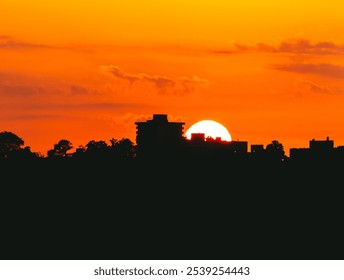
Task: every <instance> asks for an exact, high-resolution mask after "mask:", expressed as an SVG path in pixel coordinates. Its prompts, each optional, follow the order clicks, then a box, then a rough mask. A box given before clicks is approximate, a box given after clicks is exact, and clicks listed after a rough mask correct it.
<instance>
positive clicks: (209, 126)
mask: <svg viewBox="0 0 344 280" xmlns="http://www.w3.org/2000/svg"><path fill="white" fill-rule="evenodd" d="M193 133H204V137H205V138H207V137H211V138H214V139H216V138H218V137H220V138H221V140H223V141H232V137H231V135H230V133H229V132H228V130H227V128H225V127H224V126H223V125H222V124H220V123H218V122H215V121H212V120H203V121H199V122H197V123H195V124H193V125H192V126H190V128H189V129H188V130H187V131H186V133H185V136H186V138H187V139H191V134H193Z"/></svg>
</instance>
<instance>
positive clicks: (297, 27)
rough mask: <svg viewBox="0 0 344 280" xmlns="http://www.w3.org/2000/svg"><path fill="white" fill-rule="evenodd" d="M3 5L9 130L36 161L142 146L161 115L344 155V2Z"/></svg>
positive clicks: (4, 116) (3, 88) (0, 80)
mask: <svg viewBox="0 0 344 280" xmlns="http://www.w3.org/2000/svg"><path fill="white" fill-rule="evenodd" d="M0 2H1V17H0V131H11V132H14V133H16V134H17V135H18V136H19V137H21V138H23V140H24V141H25V145H28V146H30V147H31V150H32V151H35V152H40V153H42V154H46V152H47V150H49V149H52V148H53V145H54V144H55V143H57V142H58V141H59V140H60V139H68V140H70V141H71V142H72V143H73V145H74V147H78V146H80V145H86V144H87V143H88V142H89V141H90V140H105V141H108V140H109V139H111V138H116V139H121V138H129V139H131V140H132V141H133V142H135V124H134V122H135V121H137V120H144V119H147V118H151V117H152V115H153V114H155V113H159V114H160V113H163V114H168V117H169V120H170V121H176V120H181V121H184V122H186V125H185V131H186V130H187V128H188V127H190V126H191V125H192V124H194V123H195V122H197V121H200V120H203V119H211V120H214V121H217V122H219V123H221V124H222V125H224V126H225V127H226V128H227V129H228V131H229V132H230V134H231V136H232V138H233V140H238V139H239V140H241V141H248V144H249V145H251V144H264V145H267V144H269V143H270V142H271V141H272V140H278V141H280V142H281V143H282V144H283V145H284V147H285V150H286V152H287V154H288V153H289V149H290V148H291V147H308V143H309V140H311V139H313V138H315V139H321V140H323V139H325V138H326V137H327V136H329V137H330V138H331V139H332V140H334V143H335V146H340V145H344V110H343V107H344V106H343V105H344V56H343V54H344V33H343V28H344V22H343V20H342V18H343V15H342V13H343V10H344V2H343V1H339V0H327V1H322V0H319V1H308V0H306V1H296V0H288V1H286V0H282V1H275V0H274V1H267V0H260V1H253V0H251V1H244V0H243V1H227V0H199V1H194V0H165V1H161V0H160V1H157V0H147V1H141V0H128V1H116V0H101V1H90V0H83V1H79V0H74V1H70V0H68V1H67V0H59V1H40V0H31V1H27V0H0ZM108 143H109V142H108Z"/></svg>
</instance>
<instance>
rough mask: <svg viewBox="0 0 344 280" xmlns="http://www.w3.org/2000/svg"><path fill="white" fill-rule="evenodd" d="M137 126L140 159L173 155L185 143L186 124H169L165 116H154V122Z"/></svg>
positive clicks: (148, 121)
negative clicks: (184, 131)
mask: <svg viewBox="0 0 344 280" xmlns="http://www.w3.org/2000/svg"><path fill="white" fill-rule="evenodd" d="M135 124H136V144H137V148H138V150H137V155H138V157H146V156H150V157H151V156H153V157H156V156H159V157H164V156H166V155H171V154H172V155H173V154H175V153H176V152H179V150H180V148H181V145H182V144H183V143H184V141H185V138H184V136H183V130H184V124H185V123H184V122H169V121H168V119H167V115H165V114H154V115H153V119H152V120H147V121H145V122H135Z"/></svg>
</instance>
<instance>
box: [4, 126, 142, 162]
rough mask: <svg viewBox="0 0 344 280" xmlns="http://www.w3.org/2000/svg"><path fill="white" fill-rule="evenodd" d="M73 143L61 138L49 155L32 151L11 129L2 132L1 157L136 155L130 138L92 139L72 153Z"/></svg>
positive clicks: (132, 156)
mask: <svg viewBox="0 0 344 280" xmlns="http://www.w3.org/2000/svg"><path fill="white" fill-rule="evenodd" d="M71 149H73V144H72V143H71V142H70V141H69V140H67V139H61V140H59V141H58V142H57V143H56V144H54V146H53V148H52V149H51V150H48V151H47V156H44V155H42V154H41V153H38V152H33V151H31V147H29V146H25V142H24V140H23V139H22V138H21V137H19V136H18V135H16V134H15V133H13V132H10V131H3V132H0V159H1V160H4V159H9V160H10V159H39V158H51V159H58V158H79V159H86V158H106V157H109V158H114V159H115V158H118V159H131V158H134V157H135V155H136V145H135V144H134V143H133V142H132V141H131V140H130V139H128V138H122V139H120V140H118V139H115V138H112V139H110V144H108V143H106V141H104V140H100V141H95V140H91V141H89V142H88V143H87V144H86V145H81V146H79V147H78V148H76V150H75V152H73V153H71V152H70V150H71Z"/></svg>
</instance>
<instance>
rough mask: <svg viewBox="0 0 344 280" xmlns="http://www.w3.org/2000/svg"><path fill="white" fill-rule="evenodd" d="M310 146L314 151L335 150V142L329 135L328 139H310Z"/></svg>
mask: <svg viewBox="0 0 344 280" xmlns="http://www.w3.org/2000/svg"><path fill="white" fill-rule="evenodd" d="M309 148H310V149H311V151H312V152H321V153H322V152H329V151H332V150H333V148H334V142H333V140H330V139H329V137H326V140H315V139H312V140H311V141H309Z"/></svg>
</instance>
